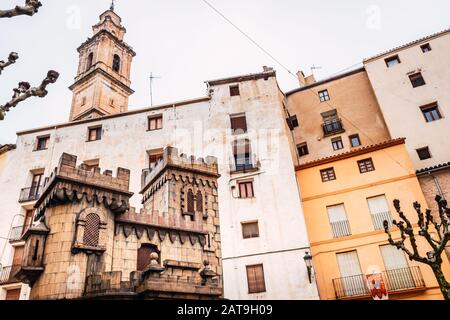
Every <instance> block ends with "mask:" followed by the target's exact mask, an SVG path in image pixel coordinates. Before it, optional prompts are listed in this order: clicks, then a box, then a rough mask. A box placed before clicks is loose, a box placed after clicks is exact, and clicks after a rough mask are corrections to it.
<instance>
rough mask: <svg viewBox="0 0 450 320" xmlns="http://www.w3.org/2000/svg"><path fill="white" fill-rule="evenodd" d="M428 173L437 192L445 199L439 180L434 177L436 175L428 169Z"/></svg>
mask: <svg viewBox="0 0 450 320" xmlns="http://www.w3.org/2000/svg"><path fill="white" fill-rule="evenodd" d="M428 175H429V176H431V177H432V178H433V181H434V185H435V186H436V189H437V192H438V193H439V195H440V196H441V197H442V198H443V199H445V196H444V193H443V192H442V188H441V185H440V184H439V180H438V179H437V178H436V176H435V175H434V174H433V173H431V171H428Z"/></svg>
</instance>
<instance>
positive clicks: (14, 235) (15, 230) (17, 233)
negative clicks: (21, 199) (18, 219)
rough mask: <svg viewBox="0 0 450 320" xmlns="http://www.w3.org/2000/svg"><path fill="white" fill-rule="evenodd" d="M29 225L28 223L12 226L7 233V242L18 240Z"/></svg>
mask: <svg viewBox="0 0 450 320" xmlns="http://www.w3.org/2000/svg"><path fill="white" fill-rule="evenodd" d="M29 227H30V225H21V226H17V227H12V228H11V231H10V233H9V242H15V241H20V239H21V238H22V236H23V234H24V233H25V231H27V229H28V228H29Z"/></svg>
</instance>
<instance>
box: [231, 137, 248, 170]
mask: <svg viewBox="0 0 450 320" xmlns="http://www.w3.org/2000/svg"><path fill="white" fill-rule="evenodd" d="M233 155H234V163H235V168H236V171H240V170H244V171H245V170H249V169H253V164H252V158H251V152H250V140H248V139H239V140H236V141H235V142H234V143H233Z"/></svg>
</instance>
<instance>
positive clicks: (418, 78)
mask: <svg viewBox="0 0 450 320" xmlns="http://www.w3.org/2000/svg"><path fill="white" fill-rule="evenodd" d="M409 80H411V84H412V86H413V88H417V87H420V86H423V85H425V80H424V79H423V77H422V73H420V72H418V73H415V74H412V75H410V76H409Z"/></svg>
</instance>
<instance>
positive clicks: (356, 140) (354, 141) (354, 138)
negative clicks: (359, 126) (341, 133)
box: [348, 134, 361, 148]
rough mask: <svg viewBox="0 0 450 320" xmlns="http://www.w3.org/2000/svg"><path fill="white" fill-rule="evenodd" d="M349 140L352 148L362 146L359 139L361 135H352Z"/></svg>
mask: <svg viewBox="0 0 450 320" xmlns="http://www.w3.org/2000/svg"><path fill="white" fill-rule="evenodd" d="M348 138H349V140H350V144H351V146H352V147H353V148H354V147H359V146H360V145H361V140H360V139H359V135H358V134H352V135H351V136H349V137H348Z"/></svg>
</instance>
